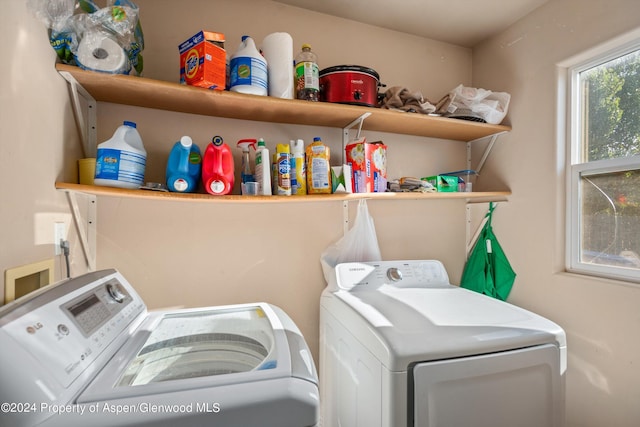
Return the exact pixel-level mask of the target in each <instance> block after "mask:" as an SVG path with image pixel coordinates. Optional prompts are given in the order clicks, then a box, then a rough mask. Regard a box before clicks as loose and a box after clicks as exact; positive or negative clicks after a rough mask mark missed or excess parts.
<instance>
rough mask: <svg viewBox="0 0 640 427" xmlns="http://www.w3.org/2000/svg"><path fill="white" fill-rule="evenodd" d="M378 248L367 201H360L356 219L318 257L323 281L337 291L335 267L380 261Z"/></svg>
mask: <svg viewBox="0 0 640 427" xmlns="http://www.w3.org/2000/svg"><path fill="white" fill-rule="evenodd" d="M381 260H382V256H381V255H380V247H379V246H378V237H377V235H376V228H375V225H374V224H373V218H372V217H371V215H370V214H369V208H368V207H367V201H366V200H365V199H362V200H360V202H359V203H358V212H357V214H356V219H355V220H354V222H353V227H351V228H350V229H349V230H348V231H347V232H346V233H345V234H344V236H342V238H340V239H339V240H338V241H337V242H335V243H333V244H331V245H329V246H328V247H327V249H325V250H324V252H323V253H322V255H321V256H320V264H321V265H322V272H323V274H324V279H325V280H326V282H327V285H328V286H329V288H330V289H331V290H338V284H337V282H336V277H335V276H336V274H335V267H336V265H338V264H340V263H343V262H358V261H363V262H366V261H381Z"/></svg>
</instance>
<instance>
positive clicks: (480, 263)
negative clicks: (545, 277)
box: [460, 203, 516, 301]
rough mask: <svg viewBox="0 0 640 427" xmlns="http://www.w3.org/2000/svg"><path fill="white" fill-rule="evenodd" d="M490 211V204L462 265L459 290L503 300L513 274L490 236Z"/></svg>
mask: <svg viewBox="0 0 640 427" xmlns="http://www.w3.org/2000/svg"><path fill="white" fill-rule="evenodd" d="M494 209H495V206H494V204H493V203H490V204H489V212H487V215H486V217H487V222H486V223H485V225H484V226H483V228H482V231H481V232H480V235H479V237H478V240H477V241H476V243H475V245H474V247H473V250H472V251H471V255H470V256H469V259H468V260H467V263H466V265H465V266H464V271H463V272H462V279H461V280H460V287H462V288H466V289H469V290H472V291H475V292H479V293H481V294H485V295H489V296H492V297H494V298H497V299H500V300H502V301H505V300H506V299H507V297H508V296H509V293H510V292H511V287H512V286H513V282H514V281H515V279H516V273H515V272H514V271H513V269H512V268H511V264H510V263H509V260H508V259H507V256H506V255H505V253H504V251H503V250H502V247H501V246H500V243H498V239H497V238H496V236H495V234H493V228H492V226H491V219H492V215H493V210H494Z"/></svg>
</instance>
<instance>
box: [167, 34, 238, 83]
mask: <svg viewBox="0 0 640 427" xmlns="http://www.w3.org/2000/svg"><path fill="white" fill-rule="evenodd" d="M178 49H179V50H180V83H185V84H188V85H192V86H199V87H204V88H207V89H215V90H224V89H225V86H226V82H227V53H226V51H225V50H224V34H222V33H214V32H211V31H200V32H199V33H197V34H196V35H194V36H193V37H191V38H190V39H189V40H187V41H185V42H183V43H182V44H181V45H180V46H179V47H178Z"/></svg>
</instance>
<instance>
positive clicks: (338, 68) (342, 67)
mask: <svg viewBox="0 0 640 427" xmlns="http://www.w3.org/2000/svg"><path fill="white" fill-rule="evenodd" d="M345 71H352V72H359V73H365V74H369V75H370V76H372V77H374V78H375V79H376V80H380V76H379V75H378V73H377V72H376V70H374V69H373V68H369V67H363V66H360V65H335V66H333V67H328V68H325V69H324V70H321V71H320V73H319V75H320V77H322V76H326V75H328V74H332V73H340V72H345Z"/></svg>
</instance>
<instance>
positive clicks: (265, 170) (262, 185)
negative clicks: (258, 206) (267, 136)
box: [255, 138, 271, 196]
mask: <svg viewBox="0 0 640 427" xmlns="http://www.w3.org/2000/svg"><path fill="white" fill-rule="evenodd" d="M255 177H256V181H257V182H258V194H259V195H261V196H270V195H271V159H270V158H269V149H268V148H267V146H266V145H265V143H264V139H262V138H260V139H258V148H256V170H255Z"/></svg>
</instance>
